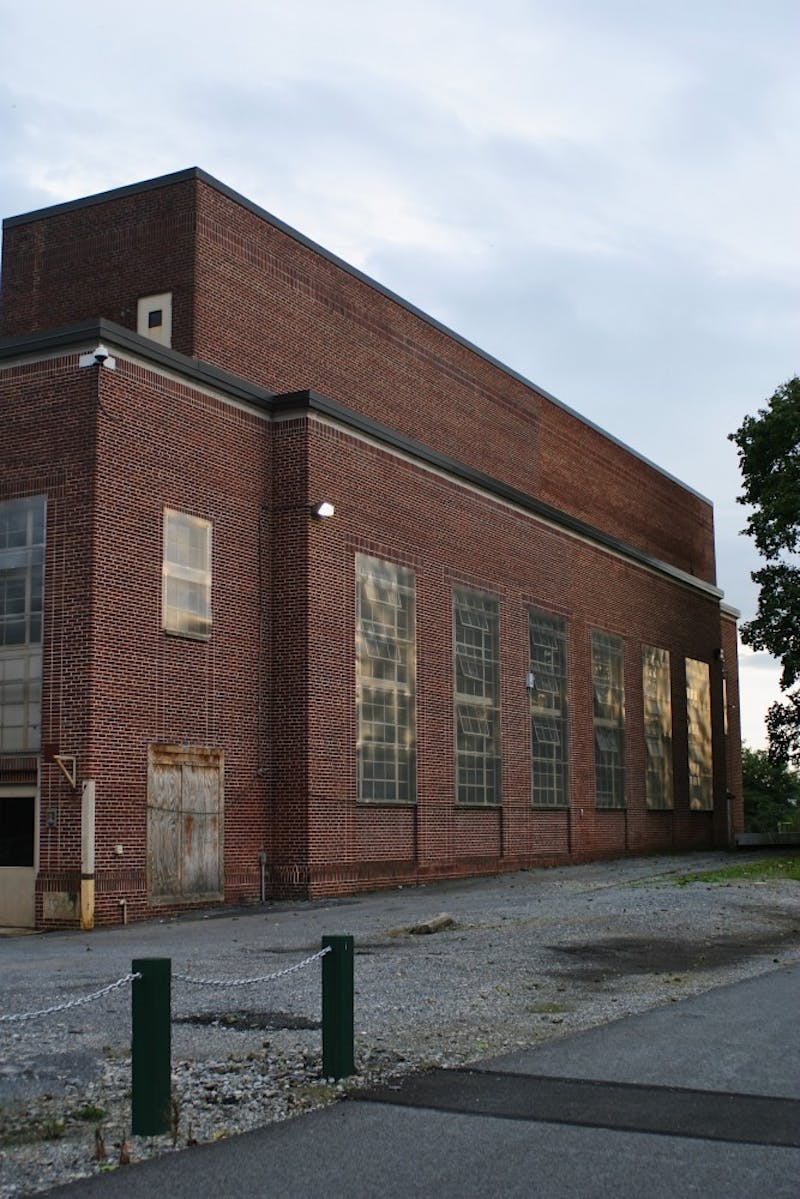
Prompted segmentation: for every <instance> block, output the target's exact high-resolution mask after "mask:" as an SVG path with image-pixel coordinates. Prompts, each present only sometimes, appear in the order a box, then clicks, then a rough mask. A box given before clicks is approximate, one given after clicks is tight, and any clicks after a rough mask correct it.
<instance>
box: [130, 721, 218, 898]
mask: <svg viewBox="0 0 800 1199" xmlns="http://www.w3.org/2000/svg"><path fill="white" fill-rule="evenodd" d="M223 815H224V804H223V755H222V751H221V750H214V749H205V748H201V747H194V746H178V745H151V746H150V750H149V766H148V780H147V874H148V891H149V895H150V900H151V902H153V903H166V902H174V901H181V900H183V901H190V900H203V899H221V898H222V896H223V893H224V889H225V885H224V858H223V827H224V824H223Z"/></svg>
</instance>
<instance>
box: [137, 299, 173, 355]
mask: <svg viewBox="0 0 800 1199" xmlns="http://www.w3.org/2000/svg"><path fill="white" fill-rule="evenodd" d="M136 332H137V333H139V334H141V336H142V337H149V338H150V339H151V340H152V341H157V342H158V343H159V345H162V346H171V345H172V292H171V291H162V292H159V293H158V295H154V296H142V297H141V299H139V300H137V302H136Z"/></svg>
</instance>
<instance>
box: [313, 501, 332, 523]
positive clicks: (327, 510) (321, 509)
mask: <svg viewBox="0 0 800 1199" xmlns="http://www.w3.org/2000/svg"><path fill="white" fill-rule="evenodd" d="M311 515H312V516H313V517H314V520H327V519H328V517H329V516H335V515H336V509H335V508H334V506H333V504H332V503H331V502H330V500H321V501H320V503H318V504H312V506H311Z"/></svg>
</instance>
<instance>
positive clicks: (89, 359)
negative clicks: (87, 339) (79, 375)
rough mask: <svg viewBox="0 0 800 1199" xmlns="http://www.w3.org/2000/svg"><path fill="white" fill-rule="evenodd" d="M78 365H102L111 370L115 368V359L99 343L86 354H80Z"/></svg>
mask: <svg viewBox="0 0 800 1199" xmlns="http://www.w3.org/2000/svg"><path fill="white" fill-rule="evenodd" d="M78 366H80V367H84V366H104V367H105V368H106V370H109V371H113V370H116V369H117V360H116V358H114V357H113V356H112V355H111V354H109V352H108V350H107V349H106V347H105V346H103V345H99V346H96V347H95V348H94V349H93V350H90V351H89V353H88V354H81V356H80V358H79V359H78Z"/></svg>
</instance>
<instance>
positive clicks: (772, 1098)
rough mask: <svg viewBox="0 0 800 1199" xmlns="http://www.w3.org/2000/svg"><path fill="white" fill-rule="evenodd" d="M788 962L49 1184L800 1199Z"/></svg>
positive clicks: (797, 1057)
mask: <svg viewBox="0 0 800 1199" xmlns="http://www.w3.org/2000/svg"><path fill="white" fill-rule="evenodd" d="M798 1012H800V965H796V964H793V965H791V966H788V967H783V968H781V969H776V970H775V971H773V972H771V973H768V974H764V975H760V976H759V977H757V978H753V979H749V980H747V981H745V982H740V983H735V984H733V985H731V986H727V987H721V988H718V989H715V990H712V991H708V992H706V993H705V994H703V995H701V996H698V997H696V998H693V999H687V1000H684V1001H683V1002H679V1003H671V1004H668V1005H667V1006H665V1007H662V1008H657V1009H655V1010H653V1011H650V1012H646V1013H644V1014H642V1015H638V1016H629V1017H627V1018H625V1019H622V1020H619V1021H616V1022H615V1023H612V1024H606V1025H602V1026H600V1027H598V1028H595V1029H592V1030H591V1031H589V1032H585V1033H579V1034H576V1035H574V1036H571V1037H565V1038H563V1039H561V1040H558V1041H552V1042H549V1043H548V1044H545V1045H543V1046H541V1047H540V1048H536V1049H532V1050H528V1051H525V1052H521V1053H514V1054H510V1055H507V1056H505V1057H502V1058H496V1059H493V1060H490V1061H486V1062H481V1063H479V1064H477V1065H476V1066H475V1067H474V1068H471V1069H469V1070H453V1071H444V1070H440V1071H432V1072H430V1073H428V1074H422V1075H416V1076H411V1077H409V1078H407V1079H406V1080H404V1081H403V1082H402V1083H399V1084H397V1086H396V1087H394V1088H392V1087H386V1088H381V1089H380V1090H376V1091H374V1092H372V1093H368V1092H365V1093H363V1094H362V1095H360V1096H359V1097H358V1098H357V1099H352V1100H348V1101H346V1102H344V1103H341V1104H339V1105H337V1106H335V1107H330V1108H326V1109H325V1110H323V1111H318V1112H314V1113H312V1114H311V1115H308V1116H304V1117H301V1118H298V1119H296V1120H292V1121H288V1122H287V1123H284V1124H278V1125H272V1126H270V1127H268V1128H265V1129H263V1130H260V1131H257V1132H253V1133H248V1134H246V1135H244V1136H240V1137H234V1138H231V1139H230V1140H227V1141H222V1142H219V1143H218V1144H216V1145H202V1146H198V1147H197V1148H194V1149H191V1150H187V1151H186V1152H183V1153H180V1154H176V1155H172V1156H168V1157H162V1158H159V1159H156V1160H153V1161H150V1162H147V1163H144V1164H142V1165H139V1166H135V1167H130V1168H129V1169H121V1170H118V1171H116V1172H114V1173H112V1174H106V1175H101V1176H98V1177H96V1178H93V1179H90V1180H85V1181H81V1182H77V1183H72V1184H70V1185H68V1186H65V1187H59V1188H57V1189H55V1190H53V1191H51V1192H48V1193H49V1194H51V1195H64V1196H68V1195H71V1196H82V1197H83V1199H94V1197H95V1196H97V1197H103V1199H116V1197H118V1196H119V1197H125V1199H127V1197H134V1196H135V1197H137V1199H139V1197H141V1199H150V1197H151V1196H152V1194H153V1193H155V1192H160V1193H161V1194H163V1195H168V1196H170V1199H182V1197H183V1196H186V1197H187V1199H189V1197H190V1196H191V1199H197V1197H198V1196H206V1195H213V1196H216V1197H218V1199H223V1197H226V1196H237V1197H238V1196H242V1197H245V1196H248V1197H250V1196H263V1197H266V1199H273V1197H274V1199H295V1197H296V1199H301V1197H302V1199H317V1197H319V1199H323V1197H324V1199H337V1197H341V1199H372V1197H374V1199H408V1197H409V1196H415V1195H421V1196H428V1195H430V1196H435V1199H472V1197H475V1199H478V1197H479V1196H480V1199H487V1197H490V1196H502V1197H503V1199H517V1197H519V1199H523V1197H524V1199H567V1197H571V1196H576V1197H577V1196H580V1197H581V1199H595V1197H598V1199H600V1197H605V1196H608V1197H609V1199H611V1197H612V1196H613V1197H614V1199H641V1196H643V1195H646V1196H648V1199H662V1197H663V1199H675V1196H676V1195H680V1196H691V1195H698V1196H702V1197H703V1199H752V1197H754V1196H761V1195H762V1194H763V1195H765V1196H769V1199H784V1197H785V1199H797V1196H798V1194H800V1052H798V1046H799V1045H800V1038H799V1037H798V1027H797V1024H798Z"/></svg>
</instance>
